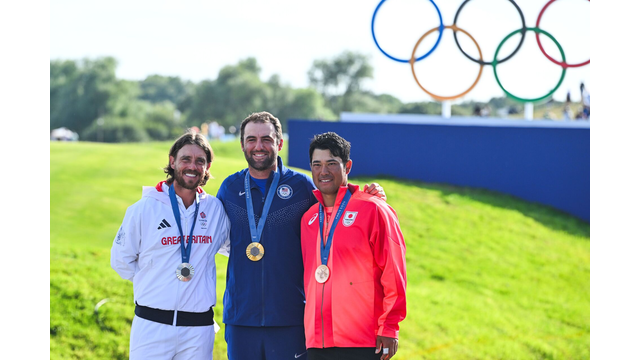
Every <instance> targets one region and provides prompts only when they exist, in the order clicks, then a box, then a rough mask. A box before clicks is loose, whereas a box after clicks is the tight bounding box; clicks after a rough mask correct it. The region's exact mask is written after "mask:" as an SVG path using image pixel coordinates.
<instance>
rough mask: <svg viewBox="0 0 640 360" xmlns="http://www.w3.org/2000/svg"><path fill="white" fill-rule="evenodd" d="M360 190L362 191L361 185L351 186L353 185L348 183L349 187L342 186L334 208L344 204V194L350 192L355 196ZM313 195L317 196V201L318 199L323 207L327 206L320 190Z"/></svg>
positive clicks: (314, 191) (315, 190)
mask: <svg viewBox="0 0 640 360" xmlns="http://www.w3.org/2000/svg"><path fill="white" fill-rule="evenodd" d="M359 189H360V186H359V185H356V184H351V183H348V184H347V186H340V189H338V196H336V202H335V204H333V206H334V207H336V206H340V203H341V202H342V199H344V194H345V193H346V192H347V190H349V191H350V192H351V194H355V193H356V192H357V191H358V190H359ZM313 195H315V196H316V199H318V202H320V204H322V206H325V205H324V199H323V198H322V193H321V192H320V190H318V189H314V190H313Z"/></svg>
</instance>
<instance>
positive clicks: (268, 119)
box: [240, 111, 282, 144]
mask: <svg viewBox="0 0 640 360" xmlns="http://www.w3.org/2000/svg"><path fill="white" fill-rule="evenodd" d="M249 122H254V123H271V124H273V128H274V129H275V130H276V141H280V139H282V125H281V124H280V120H278V118H277V117H275V116H273V115H271V113H268V112H266V111H261V112H257V113H253V114H251V115H249V116H247V117H246V118H245V119H244V120H242V125H240V143H242V144H244V128H245V127H246V126H247V124H248V123H249Z"/></svg>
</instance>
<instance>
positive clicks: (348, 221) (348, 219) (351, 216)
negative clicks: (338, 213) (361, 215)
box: [342, 211, 358, 226]
mask: <svg viewBox="0 0 640 360" xmlns="http://www.w3.org/2000/svg"><path fill="white" fill-rule="evenodd" d="M356 216H358V212H357V211H345V213H344V217H343V218H342V225H344V226H351V225H353V222H354V221H356Z"/></svg>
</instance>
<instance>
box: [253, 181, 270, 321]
mask: <svg viewBox="0 0 640 360" xmlns="http://www.w3.org/2000/svg"><path fill="white" fill-rule="evenodd" d="M260 192H261V193H262V191H260ZM262 211H264V194H262ZM260 216H262V212H260ZM267 216H269V214H267ZM254 221H255V219H254ZM265 225H266V224H265ZM258 240H260V239H258ZM260 263H261V264H260V266H261V267H262V326H264V323H265V321H264V316H265V315H264V313H265V305H264V260H263V261H261V262H260Z"/></svg>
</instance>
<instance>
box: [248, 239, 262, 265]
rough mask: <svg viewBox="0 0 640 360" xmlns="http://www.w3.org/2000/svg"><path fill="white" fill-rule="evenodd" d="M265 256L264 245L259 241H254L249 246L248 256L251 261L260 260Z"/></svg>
mask: <svg viewBox="0 0 640 360" xmlns="http://www.w3.org/2000/svg"><path fill="white" fill-rule="evenodd" d="M263 256H264V247H262V244H260V243H259V242H252V243H251V244H249V246H247V257H248V258H249V260H251V261H258V260H260V259H262V257H263Z"/></svg>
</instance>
